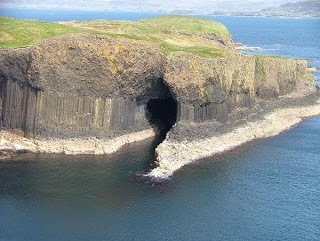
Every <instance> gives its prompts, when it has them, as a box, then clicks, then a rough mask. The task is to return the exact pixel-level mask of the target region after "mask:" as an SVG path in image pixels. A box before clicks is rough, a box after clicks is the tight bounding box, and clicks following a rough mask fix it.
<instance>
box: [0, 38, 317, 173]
mask: <svg viewBox="0 0 320 241" xmlns="http://www.w3.org/2000/svg"><path fill="white" fill-rule="evenodd" d="M229 48H230V49H231V50H232V48H234V46H233V45H232V44H231V43H230V46H229ZM315 92H316V87H315V84H314V81H313V77H312V74H311V73H310V72H309V71H308V70H307V61H305V60H294V59H286V58H277V57H262V56H249V55H241V54H239V53H237V52H236V51H235V50H234V51H233V50H232V51H229V54H228V56H226V57H216V58H204V57H199V56H196V55H193V54H191V53H186V52H171V53H168V52H166V51H164V50H163V49H162V48H160V46H158V45H157V44H151V43H147V42H144V41H135V40H126V39H114V38H109V37H96V36H92V35H84V34H71V35H65V36H60V37H55V38H52V39H48V40H45V41H43V42H42V43H41V44H39V45H37V46H34V47H28V48H22V49H1V50H0V108H1V111H0V128H1V129H2V130H7V131H12V130H14V131H20V133H22V136H23V137H24V138H26V139H24V141H26V142H31V143H32V144H30V146H27V149H28V150H30V151H35V152H63V153H66V154H86V153H87V154H103V153H110V152H112V151H115V150H117V149H118V148H119V147H120V146H121V145H123V144H125V143H128V142H132V141H137V140H141V139H144V138H147V137H150V136H152V135H155V133H156V132H157V131H158V130H157V126H155V125H154V123H155V122H152V121H150V118H151V117H150V111H149V109H148V103H149V101H150V100H164V99H168V98H173V100H174V101H175V104H176V106H177V113H176V118H175V119H176V124H175V127H174V128H173V130H172V131H171V132H170V133H169V134H168V135H167V140H166V141H165V142H164V143H163V144H161V145H160V146H159V147H158V148H157V154H158V163H159V168H160V169H161V170H160V169H159V168H158V169H156V170H158V171H159V170H160V172H162V173H164V174H165V175H171V174H172V173H173V171H175V170H176V169H177V167H180V166H182V165H184V164H186V163H188V162H190V161H192V160H195V159H199V158H202V157H205V156H208V155H211V154H214V153H216V152H219V151H222V150H226V149H229V148H231V147H233V146H235V145H239V144H241V143H243V142H245V141H248V140H252V139H254V138H260V137H264V136H268V135H270V134H259V133H260V132H259V130H261V129H264V130H267V129H268V128H270V129H272V130H274V132H272V133H277V132H279V130H280V129H282V130H283V129H285V128H288V127H289V126H291V125H292V124H295V123H296V122H297V120H298V119H299V118H300V117H307V116H310V115H316V114H319V113H318V111H319V109H317V108H318V105H319V103H318V102H316V101H315V100H311V99H310V102H306V105H305V106H306V107H303V108H300V107H299V106H298V107H295V106H296V103H297V102H299V101H297V99H299V98H300V99H305V98H306V96H309V95H314V94H315ZM290 95H291V97H290ZM293 95H294V98H293V97H292V96H293ZM283 98H286V103H287V105H285V106H283V109H281V108H280V109H277V110H276V112H275V113H278V114H274V115H273V114H270V115H272V116H273V117H269V115H266V113H265V112H263V111H262V112H261V115H260V114H259V113H260V112H259V111H257V109H259V108H260V107H261V109H263V110H264V109H268V108H264V107H263V106H264V103H271V102H272V103H273V106H274V107H276V106H277V103H279V104H280V103H282V102H281V101H282V99H283ZM313 98H314V99H316V97H313ZM312 101H313V103H312ZM290 105H291V107H290V108H289V107H288V106H290ZM311 106H317V107H316V108H313V107H311ZM287 107H288V108H289V109H288V108H287ZM161 108H165V106H164V107H161ZM310 108H311V109H310ZM301 109H305V110H306V111H305V112H301ZM271 110H274V108H271ZM271 110H270V111H269V112H268V113H271ZM319 112H320V111H319ZM250 113H251V115H259V116H265V117H264V120H260V121H259V120H258V121H255V122H252V123H251V124H245V125H244V126H243V125H241V123H240V122H238V120H240V119H241V118H242V117H243V116H246V115H249V114H250ZM288 113H289V114H288ZM290 113H291V114H290ZM291 115H292V116H291ZM297 118H298V119H297ZM271 120H272V121H271ZM283 120H288V121H287V122H285V123H282V122H281V123H278V124H279V126H282V128H280V129H279V130H277V129H276V128H275V126H277V123H276V122H277V121H278V122H279V121H283ZM228 123H233V126H232V127H233V128H229V129H228V130H230V131H231V132H230V133H228V132H226V133H225V134H221V135H216V134H217V133H216V132H215V131H214V130H212V129H210V128H209V129H208V128H207V133H209V134H208V136H202V134H201V133H203V129H202V126H204V125H207V126H214V127H217V126H218V128H221V129H224V128H228ZM246 123H247V122H246ZM242 124H243V123H242ZM152 128H153V130H152ZM186 129H190V133H191V134H189V135H187V134H185V133H186V132H185V130H186ZM235 132H236V133H238V134H239V133H240V134H241V136H243V138H242V139H241V140H240V139H239V140H238V141H237V142H230V143H229V141H228V140H229V139H230V138H235V136H236V135H233V134H232V133H235ZM2 133H4V132H2ZM245 134H246V135H245ZM183 135H184V136H185V138H182V136H183ZM4 136H5V135H4V134H2V139H3V143H4V142H5V137H4ZM221 142H224V143H228V145H227V147H225V148H220V149H221V150H220V149H219V146H220V145H221ZM6 143H8V141H7V142H6ZM63 143H64V144H63ZM77 145H80V146H79V147H76V146H77ZM199 145H200V146H199ZM72 146H74V147H72ZM202 147H204V148H202ZM208 148H209V149H208ZM111 150H112V151H111ZM167 169H169V171H166V170H167ZM156 172H157V171H154V174H155V175H158V174H156ZM160 172H159V173H160ZM159 175H160V174H159Z"/></svg>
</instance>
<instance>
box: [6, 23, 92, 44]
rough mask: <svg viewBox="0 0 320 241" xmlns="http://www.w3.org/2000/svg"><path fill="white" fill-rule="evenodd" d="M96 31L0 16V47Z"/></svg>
mask: <svg viewBox="0 0 320 241" xmlns="http://www.w3.org/2000/svg"><path fill="white" fill-rule="evenodd" d="M84 32H86V33H92V34H95V33H98V32H97V31H93V30H84V29H79V28H75V27H72V26H66V25H62V24H58V23H50V22H43V21H36V20H19V19H13V18H7V17H0V47H24V46H28V45H34V44H36V43H38V42H40V41H41V40H43V39H46V38H50V37H54V36H58V35H62V34H67V33H84Z"/></svg>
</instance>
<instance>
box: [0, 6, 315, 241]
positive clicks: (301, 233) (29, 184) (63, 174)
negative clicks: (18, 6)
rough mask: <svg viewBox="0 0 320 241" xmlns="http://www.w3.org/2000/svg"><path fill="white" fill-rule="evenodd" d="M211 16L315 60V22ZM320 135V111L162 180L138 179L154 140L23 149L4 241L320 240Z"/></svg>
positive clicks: (4, 193)
mask: <svg viewBox="0 0 320 241" xmlns="http://www.w3.org/2000/svg"><path fill="white" fill-rule="evenodd" d="M40 12H41V11H40ZM1 13H2V14H3V13H8V15H10V12H8V11H7V12H4V10H2V12H1ZM24 14H30V12H28V11H24V12H20V15H19V16H20V17H22V18H23V17H26V15H24ZM32 14H33V15H32V16H33V18H39V19H43V18H44V17H43V16H42V17H41V16H40V15H39V14H38V15H37V13H36V12H32ZM42 14H45V15H44V16H45V17H46V18H49V19H46V20H53V21H57V20H66V19H57V17H58V18H59V15H57V14H56V12H54V13H53V14H48V13H43V12H42ZM88 14H89V13H88ZM90 14H93V13H92V12H91V13H90ZM113 14H116V13H113ZM117 14H118V15H112V16H115V17H113V18H117V19H119V18H120V19H121V18H122V19H126V18H130V19H139V18H141V17H147V16H146V15H143V14H142V15H141V14H140V15H139V14H138V15H134V14H133V15H125V14H122V15H121V14H120V15H119V13H117ZM27 16H28V15H27ZM61 16H68V15H63V14H62V15H61ZM77 16H82V17H83V18H84V19H86V16H89V15H85V14H83V13H81V14H80V13H78V15H77ZM90 16H91V15H90ZM109 16H111V15H109ZM75 17H76V16H75ZM50 18H51V19H50ZM88 18H89V17H87V19H88ZM110 18H112V17H110ZM212 18H213V19H217V20H219V21H221V22H223V23H224V24H226V25H227V26H228V27H229V29H230V31H231V33H232V34H233V36H234V38H235V40H236V41H239V42H242V43H244V44H245V45H248V46H258V47H261V48H262V50H260V51H261V52H262V53H269V54H273V55H278V54H281V55H287V56H295V57H300V58H302V57H303V58H309V59H311V60H312V62H311V64H312V65H313V66H319V58H320V57H319V53H320V51H319V49H320V47H319V43H320V42H319V39H320V37H319V35H320V27H319V26H320V25H319V20H315V19H295V20H288V19H264V18H233V17H212ZM273 49H274V50H273ZM318 76H319V75H318ZM319 140H320V118H319V117H318V118H313V119H308V120H305V121H304V122H302V123H301V124H299V125H298V126H296V127H295V128H293V129H291V130H289V131H287V132H284V133H282V134H280V135H279V136H277V137H273V138H268V139H264V140H259V141H255V142H251V143H249V144H246V145H244V146H242V147H240V148H237V149H235V150H233V151H231V152H229V153H226V154H223V155H219V156H216V157H213V158H209V159H206V160H202V161H200V162H197V163H195V164H192V165H189V166H187V167H185V168H183V169H182V170H180V171H179V172H177V173H176V175H175V176H174V177H173V179H172V180H169V181H168V182H166V183H162V184H152V183H149V182H148V180H144V179H142V178H141V174H142V173H143V172H144V171H146V170H148V169H149V168H150V164H151V163H152V160H153V158H154V157H153V155H154V154H153V150H154V146H155V145H156V144H157V140H156V141H153V140H152V139H149V140H145V141H142V142H139V143H134V144H130V145H128V146H125V147H124V148H122V149H121V151H119V152H118V153H116V154H114V155H110V156H75V157H71V156H64V155H31V154H26V155H21V156H18V157H15V158H14V159H13V160H7V161H1V162H0V240H319V239H320V221H319V217H320V145H319Z"/></svg>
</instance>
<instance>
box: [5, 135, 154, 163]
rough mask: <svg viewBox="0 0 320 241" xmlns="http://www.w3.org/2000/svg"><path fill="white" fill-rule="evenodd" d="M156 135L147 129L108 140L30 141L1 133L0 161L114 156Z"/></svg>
mask: <svg viewBox="0 0 320 241" xmlns="http://www.w3.org/2000/svg"><path fill="white" fill-rule="evenodd" d="M156 134H157V133H156V131H155V130H154V129H147V130H143V131H139V132H134V133H130V134H125V135H121V136H119V137H115V138H112V139H106V140H104V139H97V138H78V139H75V138H73V139H42V140H30V139H27V138H25V137H23V136H22V135H20V134H18V133H14V132H11V131H1V132H0V159H7V158H10V157H11V156H12V155H14V154H18V153H21V152H33V153H62V154H66V155H91V154H94V155H102V154H112V153H114V152H116V151H118V150H119V149H120V148H121V147H122V146H124V145H125V144H129V143H133V142H137V141H141V140H144V139H147V138H150V137H153V136H155V135H156Z"/></svg>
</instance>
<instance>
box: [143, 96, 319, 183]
mask: <svg viewBox="0 0 320 241" xmlns="http://www.w3.org/2000/svg"><path fill="white" fill-rule="evenodd" d="M294 102H299V103H300V105H295V104H294ZM264 105H265V107H264V109H263V110H261V111H260V113H258V112H257V111H254V110H253V111H251V112H250V113H247V114H246V116H245V117H244V118H243V120H242V121H241V120H238V121H233V122H229V123H227V124H226V125H222V126H221V125H219V124H216V125H215V126H214V125H212V123H210V124H209V125H208V126H207V127H206V128H205V127H204V126H199V125H198V126H197V125H195V126H193V127H192V128H193V129H195V130H196V133H191V134H190V132H189V135H191V136H193V137H194V138H193V139H192V137H189V138H185V140H179V139H180V137H179V136H178V135H177V133H179V135H181V132H183V131H181V129H183V128H184V127H181V126H180V127H179V126H176V127H175V128H179V131H177V132H175V130H174V129H175V128H174V129H173V130H172V131H171V132H170V133H168V136H167V139H166V140H165V141H164V142H162V143H161V144H160V145H159V146H158V147H157V148H156V156H157V159H156V165H157V167H156V168H155V169H153V170H151V171H150V172H149V173H148V174H146V176H148V177H150V178H152V179H153V180H156V181H157V180H163V179H167V178H170V177H171V176H172V175H173V174H174V173H175V172H176V171H177V170H179V169H180V168H181V167H183V166H185V165H187V164H189V163H192V162H195V161H197V160H200V159H202V158H206V157H209V156H213V155H215V154H219V153H222V152H226V151H228V150H231V149H233V148H236V147H238V146H240V145H242V144H245V143H247V142H250V141H253V140H255V139H261V138H266V137H271V136H275V135H278V134H279V133H281V132H283V131H285V130H287V129H289V128H291V127H292V126H294V125H296V124H298V123H299V122H301V121H302V120H303V119H304V118H310V117H313V116H317V115H320V95H319V90H318V91H317V93H316V94H315V95H310V96H306V97H300V98H298V97H297V96H296V94H292V95H288V96H286V97H284V98H283V99H282V100H278V101H269V102H264ZM275 105H278V108H277V107H275ZM180 125H183V123H181V124H180ZM185 125H186V126H188V129H190V124H186V123H185ZM197 127H198V128H197ZM208 128H210V131H209V129H208ZM201 129H202V130H201ZM204 129H206V130H204ZM205 133H207V134H205Z"/></svg>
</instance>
